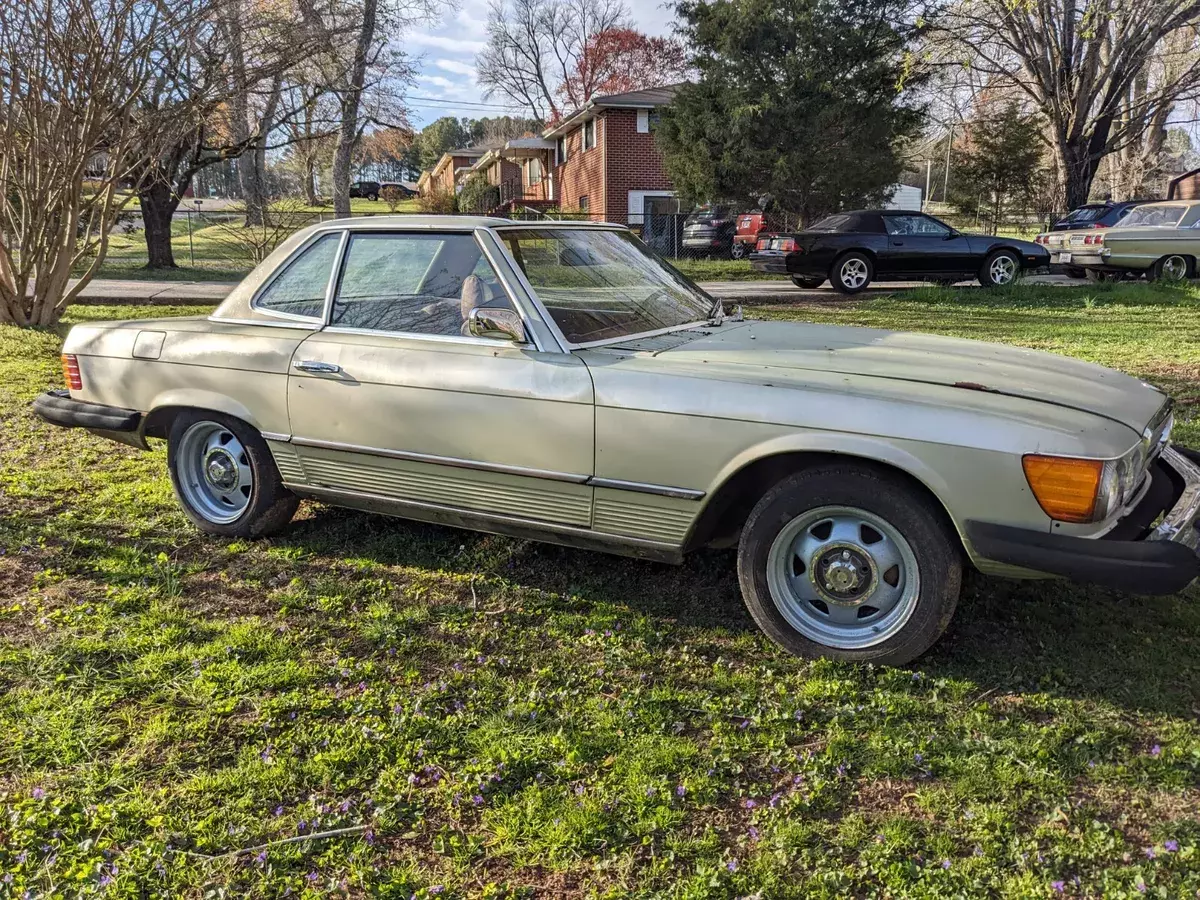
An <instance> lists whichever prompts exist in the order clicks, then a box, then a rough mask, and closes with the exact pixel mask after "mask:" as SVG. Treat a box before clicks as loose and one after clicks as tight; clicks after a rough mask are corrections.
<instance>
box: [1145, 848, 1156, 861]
mask: <svg viewBox="0 0 1200 900" xmlns="http://www.w3.org/2000/svg"><path fill="white" fill-rule="evenodd" d="M1142 852H1143V853H1145V854H1146V859H1154V857H1156V856H1157V855H1158V854H1157V853H1155V852H1154V848H1153V847H1147V848H1145V850H1143V851H1142Z"/></svg>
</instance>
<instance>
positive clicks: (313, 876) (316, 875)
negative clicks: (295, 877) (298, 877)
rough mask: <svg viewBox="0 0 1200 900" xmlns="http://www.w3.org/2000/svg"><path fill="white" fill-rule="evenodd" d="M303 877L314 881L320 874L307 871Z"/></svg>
mask: <svg viewBox="0 0 1200 900" xmlns="http://www.w3.org/2000/svg"><path fill="white" fill-rule="evenodd" d="M304 877H305V878H307V879H308V880H309V881H310V882H311V881H316V880H317V879H318V878H320V877H321V876H320V875H318V874H317V873H316V872H309V873H308V874H307V875H305V876H304Z"/></svg>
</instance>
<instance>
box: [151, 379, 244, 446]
mask: <svg viewBox="0 0 1200 900" xmlns="http://www.w3.org/2000/svg"><path fill="white" fill-rule="evenodd" d="M191 411H196V412H217V413H222V414H224V415H227V416H233V417H234V418H235V419H239V420H240V421H242V422H245V423H246V425H248V426H249V427H251V428H253V429H254V430H255V431H257V432H259V433H260V434H261V433H262V430H263V429H262V426H261V424H260V423H259V421H258V419H257V417H256V416H255V415H254V414H253V413H252V412H250V410H249V409H247V408H246V407H245V406H244V405H242V404H241V403H238V402H237V401H236V400H234V399H233V398H231V397H227V396H225V395H224V394H219V393H216V392H215V391H202V390H194V389H186V390H177V391H168V392H166V393H163V394H159V395H158V396H157V397H155V398H154V402H153V403H152V404H151V407H150V411H149V412H147V413H146V415H145V418H144V419H143V420H142V434H143V435H144V436H145V437H153V438H165V437H166V436H167V435H168V434H169V433H170V431H171V423H172V422H174V421H175V417H176V416H177V415H179V414H180V413H181V412H191Z"/></svg>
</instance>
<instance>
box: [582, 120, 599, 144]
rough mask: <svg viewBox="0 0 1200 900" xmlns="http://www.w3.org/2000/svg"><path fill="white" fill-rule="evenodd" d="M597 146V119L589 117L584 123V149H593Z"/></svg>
mask: <svg viewBox="0 0 1200 900" xmlns="http://www.w3.org/2000/svg"><path fill="white" fill-rule="evenodd" d="M595 146H596V120H595V119H589V120H588V121H586V122H584V123H583V149H584V150H591V149H592V148H593V147H595Z"/></svg>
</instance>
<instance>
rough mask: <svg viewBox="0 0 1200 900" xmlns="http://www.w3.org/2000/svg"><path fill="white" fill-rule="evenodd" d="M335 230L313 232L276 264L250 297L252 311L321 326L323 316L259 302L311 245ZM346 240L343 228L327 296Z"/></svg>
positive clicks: (326, 285) (334, 258) (330, 269)
mask: <svg viewBox="0 0 1200 900" xmlns="http://www.w3.org/2000/svg"><path fill="white" fill-rule="evenodd" d="M335 231H336V229H333V228H324V229H321V230H319V231H315V232H313V234H312V235H311V236H310V237H309V239H308V240H307V241H305V242H304V243H303V244H301V245H300V246H299V247H297V248H296V249H295V250H293V251H292V253H291V255H290V256H288V258H287V259H285V260H284V261H283V262H281V263H280V264H279V265H278V266H276V267H275V271H274V272H272V273H271V277H270V278H268V279H267V280H266V281H265V282H263V283H262V284H261V285H259V287H258V290H256V291H255V292H254V296H253V297H251V298H250V309H251V311H252V312H256V313H258V314H259V315H260V316H271V317H272V318H274V319H286V320H288V321H290V322H309V323H315V324H316V326H317V327H318V328H320V327H321V324H322V322H323V319H322V317H321V316H299V315H295V314H294V313H284V312H275V311H273V310H269V309H263V308H262V307H261V306H259V305H258V303H259V301H260V300H261V299H262V296H263V294H265V293H266V292H267V291H269V290H270V289H271V287H272V286H273V285H274V284H275V282H276V281H278V280H279V279H280V278H281V277H282V276H283V274H284V273H285V272H286V271H287V270H288V269H290V268H291V267H292V264H293V263H295V262H296V261H297V260H299V258H300V257H301V256H302V255H303V254H304V253H305V252H306V251H308V249H309V248H310V247H312V246H313V245H314V244H316V243H317V242H318V241H322V240H324V239H325V238H327V237H329V236H330V235H331V234H333V233H334V232H335ZM345 240H346V232H345V230H343V231H342V242H341V244H339V245H338V249H337V250H335V251H334V257H333V265H331V266H330V268H329V279H330V281H327V282H326V284H325V294H326V296H328V295H329V284H330V282H331V281H332V280H333V276H334V273H336V272H337V268H338V260H339V255H338V254H339V253H340V252H341V247H342V246H343V245H344V244H345Z"/></svg>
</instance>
